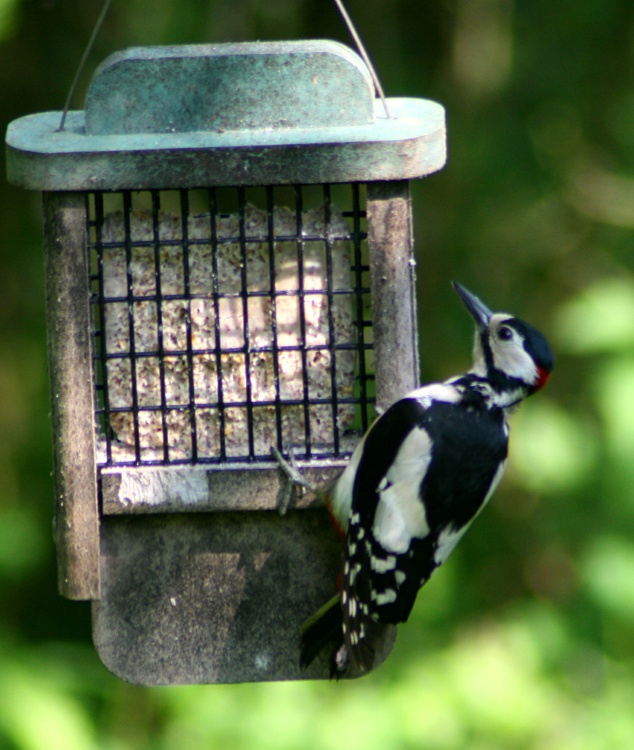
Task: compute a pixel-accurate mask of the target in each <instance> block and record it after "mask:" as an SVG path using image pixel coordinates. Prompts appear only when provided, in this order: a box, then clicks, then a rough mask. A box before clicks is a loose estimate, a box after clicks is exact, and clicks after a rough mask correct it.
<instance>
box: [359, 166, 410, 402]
mask: <svg viewBox="0 0 634 750" xmlns="http://www.w3.org/2000/svg"><path fill="white" fill-rule="evenodd" d="M367 216H368V250H369V254H370V278H371V290H372V309H373V316H372V317H373V326H374V350H375V356H376V370H375V373H376V403H377V407H378V408H379V409H386V408H387V407H388V406H390V404H392V403H394V401H396V400H398V399H399V398H402V397H403V396H404V395H405V394H407V393H409V391H411V390H413V389H414V388H416V387H417V385H418V373H419V362H418V338H417V335H416V297H415V291H416V272H415V262H414V256H413V244H414V240H413V234H412V212H411V201H410V195H409V182H407V181H406V180H404V181H398V182H370V183H368V191H367Z"/></svg>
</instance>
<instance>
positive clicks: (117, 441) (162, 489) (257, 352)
mask: <svg viewBox="0 0 634 750" xmlns="http://www.w3.org/2000/svg"><path fill="white" fill-rule="evenodd" d="M388 102H389V110H390V112H389V116H387V113H386V112H385V110H384V108H383V106H382V104H381V103H380V102H379V100H377V99H375V96H374V90H373V86H372V80H371V78H370V76H369V74H368V71H367V69H366V67H365V66H364V64H363V63H362V61H361V60H360V58H358V57H357V55H356V54H355V53H353V52H352V51H351V50H349V49H348V48H346V47H344V46H342V45H340V44H337V43H334V42H329V41H303V42H284V43H255V44H226V45H225V44H219V45H202V46H178V47H158V48H143V49H130V50H127V51H125V52H121V53H117V54H114V55H112V56H111V57H109V58H108V59H107V60H106V61H105V62H104V63H103V64H102V65H101V66H100V67H99V68H98V70H97V71H96V73H95V75H94V77H93V80H92V83H91V84H90V88H89V91H88V94H87V99H86V106H85V111H76V112H70V113H68V117H67V119H66V122H65V124H64V127H63V128H62V129H60V113H58V112H49V113H43V114H37V115H32V116H28V117H24V118H21V119H19V120H17V121H15V122H13V123H12V124H11V125H10V126H9V130H8V133H7V147H8V148H7V160H8V173H9V179H10V181H11V182H13V183H14V184H16V185H19V186H21V187H24V188H28V189H33V190H40V191H42V192H43V206H44V244H45V252H46V285H47V317H48V338H49V351H50V378H51V392H52V419H53V429H54V458H55V486H56V500H57V506H56V534H57V545H58V546H57V550H58V561H59V589H60V593H61V594H62V595H64V596H66V597H68V598H70V599H78V600H90V601H91V602H92V617H93V637H94V642H95V645H96V648H97V650H98V653H99V655H100V657H101V659H102V660H103V662H104V663H105V665H106V666H107V667H108V668H109V669H111V670H112V671H113V672H114V673H115V674H117V675H119V676H121V677H122V678H124V679H126V680H128V681H131V682H134V683H139V684H146V685H157V684H183V683H215V682H243V681H259V680H281V679H300V678H305V677H309V678H320V677H327V675H328V667H327V662H326V658H325V657H324V658H323V659H322V660H321V661H319V660H317V662H316V663H315V664H313V665H312V666H311V667H310V668H309V669H307V670H306V671H305V672H302V671H300V668H299V643H298V633H299V628H300V625H301V623H302V622H303V620H304V619H305V618H306V617H308V616H309V615H311V614H312V613H313V612H314V611H315V610H316V609H317V608H318V607H319V606H321V605H322V604H323V603H324V602H325V601H326V600H327V599H329V598H330V597H331V596H332V595H333V593H334V591H335V585H336V579H337V575H338V572H339V568H340V564H341V542H340V539H339V538H338V536H337V535H336V533H335V531H334V530H333V529H332V528H331V526H330V524H329V521H328V518H327V514H326V512H325V510H324V509H323V507H320V506H319V503H318V502H316V501H315V499H314V498H311V497H310V496H308V495H305V496H303V497H298V498H296V499H295V501H294V502H293V503H292V504H291V508H290V510H289V513H288V514H287V515H286V516H281V515H280V514H279V513H278V512H277V508H278V505H279V502H280V497H281V495H282V494H283V490H284V487H285V485H286V482H287V480H286V477H285V476H284V474H283V473H282V472H281V471H280V469H279V466H278V464H277V463H276V462H275V461H274V460H273V458H272V456H271V447H272V446H273V447H275V448H277V449H278V450H279V451H281V452H282V453H283V454H284V455H286V456H290V455H291V454H292V455H293V456H294V457H295V459H296V461H297V463H298V466H299V468H300V470H301V471H302V472H303V474H304V475H305V476H306V478H307V479H309V480H310V481H311V482H312V483H314V484H321V483H325V482H327V481H329V480H331V479H333V478H334V477H335V476H336V475H337V474H338V473H339V472H340V471H341V469H342V468H343V467H344V466H345V464H346V461H347V460H348V459H349V457H350V455H351V453H352V451H353V449H354V446H355V444H356V443H357V442H358V440H359V438H360V436H361V435H362V434H363V433H364V431H365V430H366V429H367V427H368V426H369V424H370V422H371V419H372V410H373V409H374V408H375V407H378V408H383V407H385V406H387V405H388V404H389V403H391V402H392V401H394V400H395V399H397V398H399V397H401V396H402V395H403V394H405V393H406V392H407V391H408V390H410V389H412V388H413V387H415V386H416V385H417V382H418V380H417V378H418V356H417V336H416V323H415V321H416V305H415V289H414V261H413V255H412V226H411V206H410V199H409V190H408V181H409V180H410V179H412V178H418V177H421V176H424V175H426V174H429V173H431V172H434V171H436V170H438V169H440V168H441V167H442V166H443V164H444V161H445V131H444V114H443V109H442V107H440V106H439V105H438V104H435V103H433V102H430V101H425V100H420V99H390V100H388Z"/></svg>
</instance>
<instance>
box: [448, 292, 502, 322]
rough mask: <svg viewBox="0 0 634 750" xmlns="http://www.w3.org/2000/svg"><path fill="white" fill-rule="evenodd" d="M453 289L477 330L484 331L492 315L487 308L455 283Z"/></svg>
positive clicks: (473, 295)
mask: <svg viewBox="0 0 634 750" xmlns="http://www.w3.org/2000/svg"><path fill="white" fill-rule="evenodd" d="M452 284H453V288H454V289H455V290H456V292H458V295H459V296H460V299H461V300H462V301H463V302H464V304H465V307H466V308H467V310H468V311H469V312H470V313H471V317H472V318H473V319H474V320H475V323H476V325H477V327H478V329H479V330H484V329H485V328H487V326H488V325H489V321H490V320H491V316H492V315H493V313H492V312H491V310H489V308H488V307H487V306H486V305H485V304H484V303H483V302H481V301H480V300H479V299H478V298H477V297H476V296H475V294H471V292H469V291H468V290H467V289H465V288H464V287H463V286H462V285H461V284H459V283H458V282H457V281H453V282H452Z"/></svg>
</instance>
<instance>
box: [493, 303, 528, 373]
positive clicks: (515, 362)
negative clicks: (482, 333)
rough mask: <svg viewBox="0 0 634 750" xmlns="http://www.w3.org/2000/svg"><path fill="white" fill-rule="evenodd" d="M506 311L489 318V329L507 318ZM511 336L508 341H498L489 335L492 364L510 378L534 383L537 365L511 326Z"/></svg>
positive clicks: (520, 337)
mask: <svg viewBox="0 0 634 750" xmlns="http://www.w3.org/2000/svg"><path fill="white" fill-rule="evenodd" d="M508 318H509V316H508V315H507V314H506V313H497V314H496V315H494V316H493V317H492V318H491V322H490V324H489V330H491V331H493V330H495V329H496V328H497V326H498V325H499V324H501V323H503V322H504V321H505V320H508ZM509 328H511V330H512V331H513V338H512V339H511V340H510V341H499V340H497V339H495V338H494V337H491V352H492V354H493V366H494V367H495V368H496V369H497V370H501V371H502V372H504V373H505V374H506V375H509V376H510V377H512V378H517V379H519V380H522V381H524V382H525V383H534V382H535V381H536V379H537V366H536V365H535V362H534V361H533V358H532V357H531V356H530V354H529V353H528V352H527V351H526V349H524V339H523V338H522V336H521V335H520V334H519V333H518V332H517V331H516V330H515V329H514V328H513V327H512V326H509Z"/></svg>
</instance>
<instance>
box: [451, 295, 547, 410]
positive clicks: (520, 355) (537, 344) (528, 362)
mask: <svg viewBox="0 0 634 750" xmlns="http://www.w3.org/2000/svg"><path fill="white" fill-rule="evenodd" d="M453 286H454V289H455V290H456V292H457V293H458V295H459V296H460V298H461V299H462V301H463V302H464V304H465V306H466V308H467V310H468V311H469V313H470V314H471V317H472V318H473V320H474V321H475V325H476V334H475V343H474V347H473V368H472V370H471V371H472V372H473V373H475V374H476V375H478V376H480V377H483V378H486V379H487V380H488V381H489V382H490V384H491V386H492V387H493V389H494V390H495V392H496V393H498V394H500V396H501V397H502V401H504V400H505V399H504V396H508V399H507V400H506V401H507V403H506V404H505V405H512V404H513V403H515V402H516V401H519V400H521V399H522V398H524V397H525V396H530V395H531V394H532V393H535V392H536V391H538V390H539V389H540V388H543V386H544V385H546V381H547V380H548V378H549V377H550V373H551V372H552V369H553V364H554V360H553V353H552V351H551V349H550V346H549V344H548V341H546V338H545V336H544V335H543V334H541V333H540V332H539V331H538V330H537V329H536V328H534V327H533V326H532V325H529V324H528V323H525V322H524V321H523V320H520V319H519V318H516V317H514V316H513V315H509V314H508V313H504V312H499V313H493V312H491V310H489V308H488V307H487V306H486V305H485V304H484V303H483V302H481V301H480V300H479V299H478V298H477V297H476V296H475V295H474V294H471V292H469V291H467V290H466V289H465V288H464V287H463V286H461V285H460V284H458V283H457V282H456V281H454V282H453Z"/></svg>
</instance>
